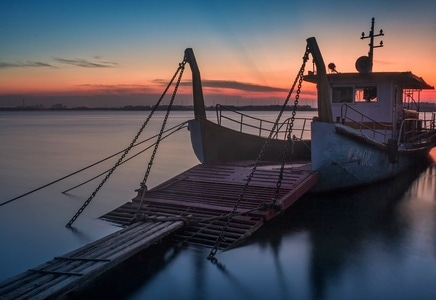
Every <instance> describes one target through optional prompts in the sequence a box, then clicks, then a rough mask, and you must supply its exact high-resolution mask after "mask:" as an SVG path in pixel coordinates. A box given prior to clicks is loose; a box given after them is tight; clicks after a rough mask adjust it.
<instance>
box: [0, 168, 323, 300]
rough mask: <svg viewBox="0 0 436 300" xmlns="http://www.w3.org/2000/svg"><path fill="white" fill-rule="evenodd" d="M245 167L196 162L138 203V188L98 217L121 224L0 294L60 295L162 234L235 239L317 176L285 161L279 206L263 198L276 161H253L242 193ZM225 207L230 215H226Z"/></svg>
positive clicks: (273, 181)
mask: <svg viewBox="0 0 436 300" xmlns="http://www.w3.org/2000/svg"><path fill="white" fill-rule="evenodd" d="M252 169H253V163H252V162H239V163H227V164H216V165H197V166H195V167H193V168H191V169H189V170H187V171H185V172H183V173H181V174H180V175H177V176H175V177H174V178H172V179H170V180H168V181H166V182H165V183H163V184H161V185H159V186H157V187H155V188H153V189H151V190H149V191H147V192H146V193H145V197H144V199H143V203H142V205H140V202H141V197H140V196H137V197H136V198H134V199H133V200H132V201H131V202H127V203H126V204H124V205H122V206H121V207H119V208H117V209H115V210H113V211H111V212H109V213H107V214H106V215H104V216H102V217H101V218H102V219H104V220H108V221H110V222H115V223H117V224H120V225H123V226H125V228H123V229H121V230H120V231H118V232H115V233H113V234H111V235H109V236H107V237H104V238H102V239H100V240H97V241H95V242H93V243H91V244H88V245H86V246H84V247H82V248H80V249H77V250H75V251H73V252H71V253H68V254H66V255H63V256H60V257H55V258H54V259H53V260H51V261H49V262H47V263H45V264H42V265H40V266H38V267H36V268H33V269H30V270H28V271H26V272H24V273H22V274H19V275H17V276H15V277H12V278H10V279H8V280H6V281H4V282H1V283H0V298H1V299H28V298H32V299H44V298H49V297H50V298H51V297H57V296H60V295H64V294H66V293H68V292H69V291H72V290H73V289H75V288H77V287H78V286H80V285H81V284H83V283H85V282H86V281H89V280H91V279H93V278H95V277H97V276H99V275H101V274H102V273H103V272H105V271H107V270H109V269H111V268H113V267H115V266H116V265H118V264H119V263H121V262H122V261H124V260H126V259H128V258H129V257H131V256H133V255H135V254H137V253H139V252H140V251H142V250H144V249H146V248H147V247H149V246H150V245H151V244H153V243H155V242H158V241H160V240H162V239H164V238H166V239H168V240H171V241H174V242H183V243H187V244H194V245H201V246H205V247H214V246H215V243H216V240H217V238H218V236H219V235H220V234H221V232H223V233H224V239H223V241H222V242H221V243H220V245H219V248H220V249H227V248H229V247H232V246H235V245H237V244H239V243H240V242H242V241H244V240H245V239H246V238H247V237H249V236H250V235H252V234H253V233H254V232H255V231H256V230H257V229H258V228H260V227H261V226H262V224H263V223H264V222H266V221H267V220H269V219H271V218H273V217H275V216H277V215H278V214H280V213H281V212H282V211H283V210H285V209H287V208H288V207H289V206H291V205H292V204H293V203H294V202H295V201H297V200H298V199H299V198H300V197H301V196H302V195H303V194H304V193H306V192H307V191H308V190H309V189H310V188H311V187H312V186H313V185H314V184H315V183H316V178H317V175H316V173H313V172H311V171H310V164H308V163H304V162H302V163H298V164H292V165H286V167H285V171H284V174H283V180H282V184H281V187H280V190H279V197H278V203H280V208H281V209H278V208H277V207H270V206H268V204H270V203H271V201H272V199H273V198H274V196H275V191H276V186H277V179H278V176H279V171H280V166H279V165H273V164H268V163H263V164H260V165H259V166H258V167H257V170H256V172H255V175H254V176H253V177H252V180H251V182H250V185H249V186H248V187H247V189H246V192H245V193H244V194H243V197H241V192H242V190H243V188H244V186H245V183H246V181H247V178H248V177H249V175H250V173H251V171H252ZM238 199H239V200H240V201H239V205H238V206H237V208H236V207H235V203H236V202H237V201H238ZM232 212H234V213H235V215H234V216H233V217H232V218H231V219H228V214H229V213H232ZM138 213H139V216H140V217H141V218H140V220H138V217H137V216H138ZM135 217H136V222H134V223H132V219H134V218H135ZM227 222H228V227H227V228H226V230H224V231H223V228H224V226H226V224H227Z"/></svg>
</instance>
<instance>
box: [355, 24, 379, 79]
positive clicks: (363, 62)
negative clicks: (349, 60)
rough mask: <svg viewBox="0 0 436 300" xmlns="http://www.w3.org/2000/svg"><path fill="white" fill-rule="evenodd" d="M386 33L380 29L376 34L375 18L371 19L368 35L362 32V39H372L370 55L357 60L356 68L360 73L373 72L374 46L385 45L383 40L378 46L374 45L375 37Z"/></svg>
mask: <svg viewBox="0 0 436 300" xmlns="http://www.w3.org/2000/svg"><path fill="white" fill-rule="evenodd" d="M383 35H385V34H384V33H383V29H380V31H379V33H378V34H374V18H372V19H371V30H370V32H369V34H368V35H366V36H365V33H364V32H362V36H361V37H360V39H361V40H363V39H368V38H369V39H370V40H369V44H368V45H369V52H368V56H361V57H359V59H358V60H357V61H356V69H357V70H358V71H359V72H360V73H371V72H372V66H373V59H374V48H380V47H383V41H380V44H379V45H377V46H374V38H375V37H378V36H383Z"/></svg>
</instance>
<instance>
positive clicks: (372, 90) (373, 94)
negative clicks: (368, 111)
mask: <svg viewBox="0 0 436 300" xmlns="http://www.w3.org/2000/svg"><path fill="white" fill-rule="evenodd" d="M354 101H356V102H377V87H375V86H365V87H356V92H355V97H354Z"/></svg>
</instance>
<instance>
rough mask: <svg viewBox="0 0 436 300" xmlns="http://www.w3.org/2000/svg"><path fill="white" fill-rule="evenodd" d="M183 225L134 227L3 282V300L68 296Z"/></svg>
mask: <svg viewBox="0 0 436 300" xmlns="http://www.w3.org/2000/svg"><path fill="white" fill-rule="evenodd" d="M183 226H184V223H183V222H182V221H172V222H159V223H158V224H156V223H153V224H152V223H137V224H134V225H132V226H131V227H128V228H125V229H122V230H120V231H121V232H115V233H113V234H111V235H109V236H107V237H105V238H102V239H100V240H98V241H95V242H93V243H91V244H88V245H86V246H84V247H82V248H79V249H77V250H75V251H73V252H70V253H68V254H66V255H64V256H62V257H61V258H62V259H60V257H56V258H55V259H53V260H52V261H50V262H47V263H45V264H42V265H40V266H38V267H37V268H34V269H32V270H29V271H27V272H24V273H23V274H20V275H18V276H16V277H13V278H11V279H9V280H6V281H4V282H2V283H0V298H2V299H3V298H5V299H28V298H32V299H44V298H47V297H54V296H59V295H62V294H65V293H67V292H68V291H70V290H71V289H73V288H75V287H76V286H78V285H80V284H83V283H84V282H86V281H88V280H90V279H92V278H94V277H95V276H98V275H100V274H101V273H103V272H105V271H107V270H109V269H110V268H113V267H114V266H116V265H118V264H119V263H120V262H121V261H124V260H126V259H127V258H129V257H131V256H132V255H134V254H137V253H139V252H140V251H142V250H143V249H145V248H147V247H148V246H149V245H151V244H152V243H155V242H156V241H159V240H161V239H162V238H163V237H164V236H167V235H169V234H171V233H172V232H174V231H175V230H177V229H180V228H182V227H183ZM65 258H67V259H65ZM75 258H77V259H75Z"/></svg>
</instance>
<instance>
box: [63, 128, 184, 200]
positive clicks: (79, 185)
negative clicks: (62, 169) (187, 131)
mask: <svg viewBox="0 0 436 300" xmlns="http://www.w3.org/2000/svg"><path fill="white" fill-rule="evenodd" d="M186 123H188V121H184V122H182V123H180V124H178V125H176V126H173V127H171V128H170V129H167V130H165V133H167V132H168V131H170V130H173V131H171V132H170V133H168V134H167V135H165V136H164V137H163V138H162V140H164V139H166V138H167V137H169V136H170V135H172V134H174V133H175V132H177V131H179V130H181V129H183V128H186V127H187V126H186ZM156 136H157V134H156V135H154V136H153V137H151V138H149V139H147V140H150V139H152V138H155V137H156ZM155 144H156V142H154V143H153V144H151V145H150V146H148V147H147V148H145V149H143V150H141V151H139V152H138V153H136V154H135V155H132V156H131V157H129V158H128V159H126V160H124V161H123V162H122V163H121V164H120V165H122V164H124V163H126V162H128V161H129V160H131V159H133V158H135V157H137V156H138V155H140V154H142V153H144V152H145V151H147V150H148V149H150V148H151V147H153V146H154V145H155ZM137 145H138V144H136V145H135V146H137ZM109 171H110V169H108V170H106V171H103V172H101V173H100V174H98V175H96V176H94V177H92V178H90V179H88V180H86V181H84V182H82V183H80V184H77V185H75V186H73V187H71V188H69V189H67V190H65V191H63V192H62V194H66V193H68V192H69V191H71V190H74V189H76V188H78V187H81V186H82V185H84V184H87V183H88V182H91V181H93V180H94V179H97V178H98V177H100V176H103V175H104V174H106V173H107V172H109Z"/></svg>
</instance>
